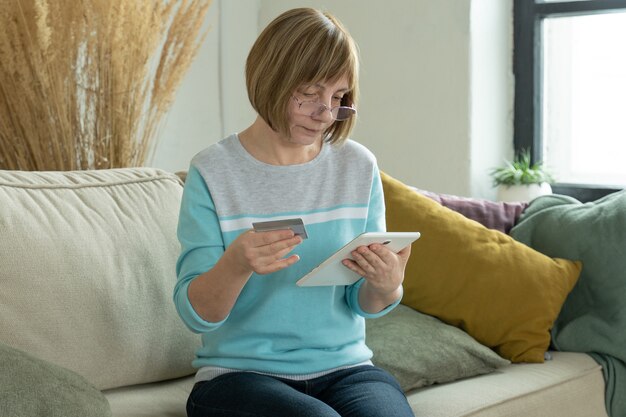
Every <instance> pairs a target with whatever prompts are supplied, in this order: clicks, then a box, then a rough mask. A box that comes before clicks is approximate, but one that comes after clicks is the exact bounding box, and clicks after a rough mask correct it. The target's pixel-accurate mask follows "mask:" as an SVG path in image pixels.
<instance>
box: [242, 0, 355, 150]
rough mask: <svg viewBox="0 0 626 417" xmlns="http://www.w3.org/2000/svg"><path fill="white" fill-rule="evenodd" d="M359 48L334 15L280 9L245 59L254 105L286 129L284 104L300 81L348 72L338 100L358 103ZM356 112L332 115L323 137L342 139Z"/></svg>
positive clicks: (332, 140) (332, 78) (271, 122)
mask: <svg viewBox="0 0 626 417" xmlns="http://www.w3.org/2000/svg"><path fill="white" fill-rule="evenodd" d="M358 72H359V62H358V50H357V46H356V43H355V42H354V40H353V39H352V36H350V34H349V33H348V31H347V30H346V29H345V28H344V27H343V25H342V24H341V22H339V21H338V20H337V19H336V18H335V17H334V16H332V15H331V14H329V13H327V12H322V11H319V10H315V9H311V8H297V9H292V10H289V11H287V12H284V13H283V14H281V15H280V16H278V17H277V18H276V19H274V20H273V21H272V22H271V23H270V24H269V25H268V26H267V27H266V28H265V29H264V30H263V32H261V34H260V35H259V37H258V38H257V40H256V42H255V43H254V45H253V46H252V49H251V50H250V53H249V55H248V59H247V61H246V86H247V89H248V98H249V99H250V103H251V104H252V107H254V109H255V110H256V112H257V113H258V114H259V116H261V117H262V118H263V119H264V120H265V121H266V122H267V124H268V125H269V126H270V127H271V128H272V129H274V130H276V131H278V132H280V133H283V134H288V133H289V126H288V118H287V108H288V105H289V101H290V100H291V95H292V94H293V92H294V91H295V90H296V89H297V88H298V87H301V86H302V85H303V84H315V83H318V82H322V81H330V82H334V81H337V80H339V79H340V78H342V77H344V76H345V77H347V80H348V88H349V91H348V92H347V93H346V94H345V95H344V96H343V99H342V101H341V105H342V106H352V105H354V106H355V107H356V104H357V98H358V77H359V74H358ZM355 122H356V120H355V117H351V118H349V119H348V120H343V121H335V122H334V123H333V124H332V125H331V126H330V127H329V128H328V129H327V131H326V132H325V135H324V139H325V140H326V141H328V142H330V143H336V144H340V143H342V142H343V141H345V139H346V138H347V137H348V135H349V134H350V132H351V131H352V129H353V128H354V125H355Z"/></svg>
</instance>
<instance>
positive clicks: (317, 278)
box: [296, 232, 420, 287]
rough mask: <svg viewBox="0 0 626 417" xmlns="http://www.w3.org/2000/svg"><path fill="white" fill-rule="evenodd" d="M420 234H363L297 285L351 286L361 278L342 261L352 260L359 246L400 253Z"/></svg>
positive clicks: (301, 279) (314, 269)
mask: <svg viewBox="0 0 626 417" xmlns="http://www.w3.org/2000/svg"><path fill="white" fill-rule="evenodd" d="M419 237H420V233H419V232H368V233H362V234H360V235H359V236H357V237H356V238H354V239H353V240H352V241H351V242H349V243H348V244H346V245H345V246H343V247H342V248H341V249H339V250H338V251H337V252H335V253H333V254H332V255H331V256H330V257H328V258H327V259H326V260H325V261H324V262H322V263H321V264H319V265H318V266H316V267H315V268H313V270H311V272H309V273H308V274H306V275H305V276H303V277H302V278H300V279H299V280H298V281H297V282H296V284H297V285H299V286H301V287H313V286H321V285H350V284H353V283H355V282H356V281H358V280H359V278H361V276H360V275H359V274H357V273H356V272H354V271H352V270H350V269H348V267H347V266H345V265H344V264H343V263H342V261H343V260H344V259H352V255H351V253H352V251H353V250H355V249H356V248H358V247H359V246H369V245H371V244H372V243H380V244H382V245H386V246H387V247H388V248H389V249H391V250H392V251H394V252H399V251H400V250H402V249H403V248H405V247H406V246H408V245H409V244H411V243H413V242H414V241H416V240H417V239H419Z"/></svg>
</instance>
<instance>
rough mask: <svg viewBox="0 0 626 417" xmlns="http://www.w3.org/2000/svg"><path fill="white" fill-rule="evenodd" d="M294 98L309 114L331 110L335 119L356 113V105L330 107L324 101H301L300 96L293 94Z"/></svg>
mask: <svg viewBox="0 0 626 417" xmlns="http://www.w3.org/2000/svg"><path fill="white" fill-rule="evenodd" d="M292 97H293V99H294V100H295V101H296V103H298V108H299V109H300V110H302V113H304V114H306V115H307V116H311V117H313V116H319V115H320V114H322V113H323V112H325V111H330V115H331V116H332V118H333V120H339V121H341V120H348V119H349V118H351V117H352V116H354V115H355V114H356V109H355V108H354V107H348V106H336V107H333V108H330V107H328V106H327V105H326V104H324V103H320V102H319V101H301V100H298V97H296V96H292Z"/></svg>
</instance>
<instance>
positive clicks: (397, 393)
mask: <svg viewBox="0 0 626 417" xmlns="http://www.w3.org/2000/svg"><path fill="white" fill-rule="evenodd" d="M187 415H188V416H189V417H253V416H254V417H339V416H341V417H414V415H413V412H412V411H411V408H410V407H409V404H408V403H407V400H406V397H405V396H404V393H403V392H402V390H401V389H400V386H399V385H398V383H397V382H396V380H395V379H394V378H393V377H392V376H391V375H389V374H388V373H387V372H385V371H383V370H382V369H380V368H377V367H374V366H369V365H365V366H357V367H354V368H348V369H343V370H340V371H336V372H333V373H331V374H328V375H324V376H321V377H319V378H315V379H311V380H308V381H292V380H289V379H283V378H276V377H271V376H267V375H260V374H255V373H252V372H233V373H228V374H224V375H220V376H219V377H217V378H215V379H212V380H210V381H204V382H198V383H197V384H196V385H195V386H194V388H193V390H192V391H191V394H190V395H189V400H188V401H187Z"/></svg>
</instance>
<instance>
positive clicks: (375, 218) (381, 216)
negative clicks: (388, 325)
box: [346, 166, 402, 319]
mask: <svg viewBox="0 0 626 417" xmlns="http://www.w3.org/2000/svg"><path fill="white" fill-rule="evenodd" d="M367 213H368V214H367V224H366V226H365V228H366V230H365V231H366V232H383V231H386V230H387V227H386V224H385V198H384V195H383V185H382V180H381V179H380V172H379V170H378V168H377V167H376V166H374V175H373V178H372V190H371V192H370V201H369V207H368V211H367ZM363 282H365V279H364V278H361V279H360V280H358V281H357V282H355V283H354V284H352V285H350V286H349V287H348V288H347V289H346V302H347V303H348V306H350V309H351V310H352V311H353V312H355V313H356V314H358V315H359V316H362V317H365V318H366V319H371V318H377V317H381V316H384V315H385V314H387V313H388V312H390V311H391V310H393V309H394V308H395V307H396V306H397V305H398V304H399V303H400V300H401V299H402V297H400V298H399V299H398V300H396V301H395V302H394V303H392V304H391V305H389V306H388V307H386V308H385V309H383V310H382V311H379V312H377V313H367V312H365V311H364V310H363V309H362V308H361V305H360V304H359V289H360V288H361V285H363Z"/></svg>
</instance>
